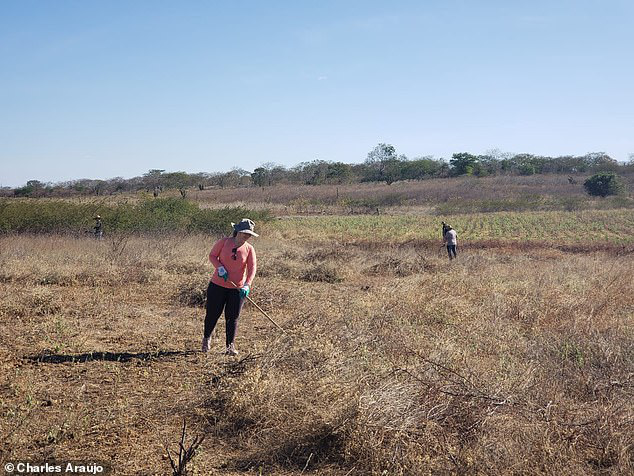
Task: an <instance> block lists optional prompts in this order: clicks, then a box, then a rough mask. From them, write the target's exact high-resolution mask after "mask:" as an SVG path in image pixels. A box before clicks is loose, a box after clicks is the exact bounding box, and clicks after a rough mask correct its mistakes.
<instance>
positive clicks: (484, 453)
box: [0, 211, 634, 476]
mask: <svg viewBox="0 0 634 476" xmlns="http://www.w3.org/2000/svg"><path fill="white" fill-rule="evenodd" d="M597 213H598V212H597ZM614 213H615V214H617V215H615V216H613V217H611V218H610V216H609V215H605V217H607V218H605V221H606V223H608V225H610V226H612V225H611V224H613V223H618V224H617V225H614V226H612V228H611V230H612V231H610V233H614V234H615V235H617V238H618V237H619V236H620V237H621V238H622V239H621V240H619V239H610V238H611V236H612V235H610V236H607V235H604V234H602V233H604V232H603V231H597V232H596V233H597V236H598V237H597V236H595V235H593V234H592V233H591V232H590V231H589V230H590V228H586V225H584V224H587V223H594V222H596V221H597V220H599V222H600V216H599V215H596V216H594V215H593V216H591V217H590V218H588V217H587V215H575V214H571V215H567V217H568V218H569V220H568V221H567V222H566V223H567V226H565V227H560V222H559V221H558V220H552V219H548V216H547V217H546V218H543V217H542V218H543V219H542V221H535V220H537V218H536V217H535V216H534V215H531V214H527V215H525V216H524V219H525V220H527V223H529V224H528V225H526V226H525V227H523V228H522V229H521V230H520V231H519V232H518V235H517V236H509V234H508V233H502V234H500V235H497V234H496V233H495V230H496V228H495V227H494V226H492V225H486V226H484V225H483V226H481V227H477V226H475V225H473V227H472V228H466V229H465V232H464V236H463V235H459V239H461V240H462V239H463V241H461V242H460V244H459V256H458V259H457V260H456V261H454V262H451V263H450V262H449V261H448V260H447V258H446V255H445V253H444V251H443V250H442V249H441V246H440V241H439V240H438V239H437V238H435V235H437V234H438V228H439V227H438V226H437V224H436V223H435V220H436V219H434V220H432V219H431V218H429V219H427V220H428V221H423V222H421V221H419V220H418V219H411V218H410V219H409V220H406V221H405V222H398V221H394V220H397V219H398V217H367V220H370V219H372V220H385V221H382V222H353V221H348V222H341V220H343V219H342V218H337V217H330V218H323V219H322V218H314V219H303V220H300V219H286V220H279V221H276V222H273V223H270V224H269V225H267V226H266V227H264V228H260V230H259V231H260V233H261V238H259V239H256V240H255V241H254V244H255V246H256V250H257V252H258V261H259V273H258V276H257V278H256V282H255V286H254V289H253V292H252V295H251V296H252V298H253V300H254V301H255V302H257V303H258V304H259V305H260V306H261V307H262V308H263V309H264V310H265V311H266V312H267V313H269V315H270V316H271V317H272V318H273V319H275V320H276V322H278V323H279V324H280V325H281V326H282V327H284V329H285V330H286V332H285V333H281V332H280V331H278V330H277V329H276V328H275V327H274V326H273V325H272V324H271V323H270V322H269V321H268V320H267V319H266V318H265V317H264V316H263V315H261V314H260V313H259V312H258V310H257V309H255V308H254V307H253V306H252V305H251V304H247V305H246V306H245V309H244V311H243V315H242V316H241V322H240V328H239V331H238V338H237V341H236V346H237V348H238V349H239V350H240V355H239V357H238V358H230V357H225V356H224V355H222V354H221V350H222V349H223V344H224V324H223V320H222V319H221V321H220V323H219V328H218V329H217V335H216V336H215V338H214V340H213V342H212V352H210V353H209V354H207V355H205V354H202V353H201V352H199V346H200V339H201V333H202V321H203V316H204V309H203V308H202V307H201V306H202V302H203V299H204V289H205V287H206V283H207V280H208V278H209V275H210V272H211V267H210V265H209V264H208V263H207V262H206V256H207V254H208V251H209V248H210V247H211V245H212V243H213V241H214V237H211V236H204V235H187V236H177V235H171V236H170V235H165V236H155V237H152V236H145V237H143V236H135V237H122V238H119V239H114V238H111V237H110V238H107V239H105V240H103V241H101V242H96V241H93V240H90V239H86V238H80V239H78V238H71V237H64V236H55V235H53V236H29V235H21V236H2V237H0V325H1V328H2V332H1V333H0V369H1V370H0V461H2V462H3V463H4V462H7V461H14V462H15V461H20V460H28V461H35V462H38V461H39V462H44V461H66V460H74V461H86V462H88V461H99V462H103V463H106V464H107V465H109V467H111V468H113V469H114V472H115V474H125V475H137V474H171V473H172V470H171V468H170V463H169V459H168V456H167V452H166V449H165V448H166V445H168V446H169V448H170V451H172V452H173V451H175V450H176V448H177V443H178V441H179V440H180V437H181V429H182V425H183V421H185V422H186V423H187V436H186V441H187V442H189V441H191V440H192V439H193V438H195V437H197V436H200V435H205V436H206V438H205V440H204V441H203V443H202V445H201V447H200V448H199V451H198V452H197V453H196V455H195V456H194V458H193V460H192V461H191V462H190V463H189V465H188V469H189V471H190V474H200V475H203V474H222V475H238V474H253V475H300V474H319V475H332V476H334V475H337V476H339V475H340V476H344V475H367V474H369V475H425V474H465V475H467V474H468V475H471V474H481V475H485V474H487V475H489V474H491V475H493V474H495V475H498V474H522V475H526V474H558V475H580V474H597V475H598V474H601V475H604V474H610V475H622V474H634V253H633V252H632V251H633V250H632V237H633V236H634V220H633V216H632V212H631V211H614ZM558 217H559V218H562V217H563V215H558ZM575 217H576V218H575ZM352 218H354V217H352ZM352 218H348V220H352ZM452 218H455V220H454V221H453V223H456V225H455V226H456V228H457V229H458V232H459V233H460V232H461V228H460V226H465V227H467V224H468V223H471V222H469V220H468V218H467V217H463V218H457V217H452ZM476 218H477V217H476ZM476 218H473V220H472V221H473V223H477V219H476ZM489 218H490V221H491V222H493V221H495V220H497V219H499V220H502V219H506V218H505V215H499V216H498V215H495V216H490V217H489ZM550 218H552V217H550ZM479 219H480V221H482V220H483V218H482V217H480V218H479ZM586 219H587V220H586ZM320 220H321V221H320ZM456 220H458V221H457V222H456ZM460 220H463V221H460ZM531 220H534V221H531ZM537 222H539V223H541V227H542V230H540V233H539V235H532V234H529V233H528V232H527V231H526V230H531V229H533V228H534V227H535V226H536V225H534V223H537ZM359 223H361V224H359ZM368 223H371V225H372V226H369V227H368V226H367V224H368ZM486 223H489V222H488V221H487V222H486ZM600 225H601V223H599V226H598V227H597V230H605V229H606V227H605V226H603V227H601V226H600ZM576 226H579V227H580V228H578V229H576V228H575V227H576ZM587 226H588V227H589V226H590V225H587ZM610 226H608V228H610ZM430 230H431V231H430ZM418 235H420V237H421V239H416V237H417V236H418ZM590 235H591V236H590ZM586 238H587V240H586ZM531 243H533V244H534V246H531V245H530V244H531ZM597 243H598V244H597ZM462 245H464V246H462ZM565 245H567V246H565ZM573 245H574V246H573ZM186 444H187V443H186Z"/></svg>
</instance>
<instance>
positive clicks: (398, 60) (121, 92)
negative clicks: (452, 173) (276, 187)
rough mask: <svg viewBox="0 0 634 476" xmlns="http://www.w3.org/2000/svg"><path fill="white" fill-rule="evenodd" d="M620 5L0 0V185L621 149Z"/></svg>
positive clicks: (627, 12) (629, 59)
mask: <svg viewBox="0 0 634 476" xmlns="http://www.w3.org/2000/svg"><path fill="white" fill-rule="evenodd" d="M633 25H634V2H632V1H630V0H603V1H599V0H596V1H595V0H575V1H572V0H571V1H558V0H550V1H541V0H533V1H528V0H517V1H508V0H507V1H493V0H479V1H475V0H473V1H466V0H463V1H459V0H437V1H433V0H430V1H423V0H419V1H398V0H396V1H391V2H387V1H346V0H341V1H324V0H321V1H316V0H315V1H273V0H269V1H240V0H236V1H225V2H220V1H183V2H175V1H160V0H155V1H140V0H137V1H131V2H130V1H118V0H109V1H105V0H103V1H84V0H82V1H68V0H56V1H48V0H47V1H34V0H19V1H18V0H0V164H1V167H0V185H4V186H18V185H22V184H24V183H25V182H26V181H27V180H30V179H37V180H41V181H44V182H49V181H51V182H59V181H65V180H71V179H79V178H102V179H107V178H112V177H116V176H122V177H126V178H128V177H133V176H138V175H141V174H143V173H144V172H146V171H147V170H149V169H154V168H158V169H166V170H168V171H179V170H182V171H186V172H203V171H204V172H215V171H226V170H229V169H231V168H232V167H241V168H244V169H247V170H253V169H254V168H255V167H257V166H258V165H260V164H262V163H264V162H275V163H278V164H282V165H286V166H293V165H297V164H298V163H300V162H303V161H309V160H314V159H316V158H319V159H323V160H332V161H343V162H348V163H353V162H361V161H363V160H364V159H365V157H366V155H367V153H368V151H370V150H371V149H372V148H373V147H374V146H375V145H376V144H377V143H379V142H386V143H390V144H393V145H394V146H395V147H396V149H397V152H398V153H400V154H406V155H407V156H408V157H410V158H412V157H416V156H422V155H434V156H436V157H444V158H447V159H448V158H450V156H451V154H452V153H454V152H460V151H469V152H472V153H484V152H485V151H487V150H490V149H494V148H497V149H500V150H502V151H507V152H516V153H520V152H531V153H536V154H544V155H562V154H584V153H587V152H596V151H605V152H607V153H608V154H610V155H611V156H612V157H614V158H616V159H617V160H627V158H628V154H629V153H633V152H634V88H633V87H632V84H634V80H633V78H634V74H633V73H634V26H633Z"/></svg>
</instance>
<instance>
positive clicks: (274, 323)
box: [229, 280, 286, 334]
mask: <svg viewBox="0 0 634 476" xmlns="http://www.w3.org/2000/svg"><path fill="white" fill-rule="evenodd" d="M229 282H230V283H231V284H233V285H234V286H235V288H236V289H240V288H239V287H238V285H237V284H236V283H234V282H233V281H231V280H229ZM246 298H247V300H248V301H249V302H250V303H251V304H253V305H254V306H255V307H256V308H257V310H258V311H260V312H261V313H262V314H264V316H265V317H266V318H267V319H268V320H269V321H271V322H272V323H273V325H274V326H275V327H277V328H278V329H279V330H281V331H282V332H283V333H284V334H286V331H285V330H284V329H282V327H281V326H280V325H279V324H278V323H277V322H275V321H274V320H273V319H272V318H271V316H269V315H268V314H267V313H266V311H265V310H264V309H262V308H261V307H260V306H258V305H257V304H256V303H255V301H254V300H253V299H251V298H250V297H249V296H246Z"/></svg>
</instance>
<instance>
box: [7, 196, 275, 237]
mask: <svg viewBox="0 0 634 476" xmlns="http://www.w3.org/2000/svg"><path fill="white" fill-rule="evenodd" d="M96 213H99V214H100V215H101V218H102V221H103V226H104V232H105V233H112V232H150V231H151V232H157V231H159V232H177V231H178V232H191V231H201V232H207V233H222V232H228V231H229V228H230V225H229V223H230V222H238V221H240V220H241V219H242V218H244V217H249V218H251V219H252V220H253V221H255V222H256V223H262V222H267V221H270V220H271V219H272V216H271V214H270V213H269V212H268V211H267V210H264V211H255V210H249V209H246V208H242V207H234V208H228V207H227V208H223V209H220V210H208V209H200V208H199V207H198V206H197V205H196V204H195V203H193V202H189V201H187V200H182V199H180V198H164V199H163V198H159V199H154V200H152V199H149V200H145V201H143V202H141V203H139V204H137V205H131V204H129V203H122V204H119V205H103V204H100V205H99V204H94V203H90V204H78V203H72V202H67V201H64V200H46V201H44V200H33V199H27V200H9V199H4V200H0V233H15V232H17V233H43V232H44V233H66V232H70V233H83V232H87V233H92V230H93V226H94V215H95V214H96Z"/></svg>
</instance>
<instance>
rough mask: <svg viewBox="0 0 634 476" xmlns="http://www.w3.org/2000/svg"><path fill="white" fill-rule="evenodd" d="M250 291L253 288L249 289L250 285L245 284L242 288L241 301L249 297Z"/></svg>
mask: <svg viewBox="0 0 634 476" xmlns="http://www.w3.org/2000/svg"><path fill="white" fill-rule="evenodd" d="M249 291H251V288H250V287H249V285H248V284H245V285H244V286H242V287H241V288H240V299H244V298H246V297H247V296H248V295H249Z"/></svg>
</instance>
